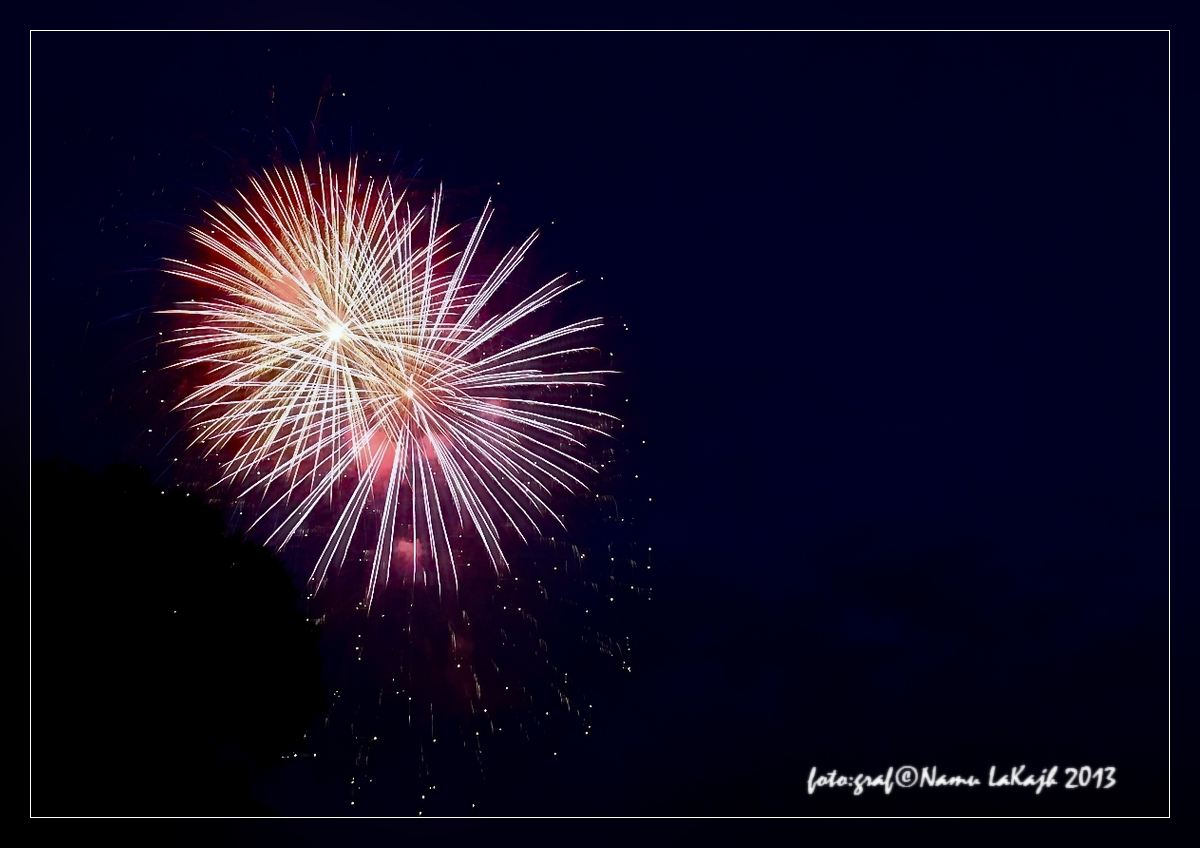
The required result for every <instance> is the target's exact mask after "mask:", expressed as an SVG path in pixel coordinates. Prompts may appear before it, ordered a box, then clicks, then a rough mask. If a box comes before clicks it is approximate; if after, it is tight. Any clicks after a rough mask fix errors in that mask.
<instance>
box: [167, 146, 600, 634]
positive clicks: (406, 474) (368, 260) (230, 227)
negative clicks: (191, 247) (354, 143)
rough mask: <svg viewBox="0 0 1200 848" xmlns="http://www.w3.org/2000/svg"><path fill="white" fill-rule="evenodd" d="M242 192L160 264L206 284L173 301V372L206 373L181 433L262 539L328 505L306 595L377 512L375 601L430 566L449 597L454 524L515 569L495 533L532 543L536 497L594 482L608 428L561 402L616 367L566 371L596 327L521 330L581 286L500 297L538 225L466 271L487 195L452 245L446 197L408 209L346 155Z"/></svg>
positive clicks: (540, 506)
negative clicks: (268, 527) (231, 491)
mask: <svg viewBox="0 0 1200 848" xmlns="http://www.w3.org/2000/svg"><path fill="white" fill-rule="evenodd" d="M238 198H239V201H240V202H238V203H235V204H233V205H230V206H226V205H222V204H218V205H217V208H216V209H215V210H214V211H212V212H210V213H208V216H207V221H206V223H205V224H204V225H203V226H200V227H196V228H194V229H193V230H192V231H191V235H192V237H193V238H194V240H195V241H196V243H197V244H198V245H199V246H200V247H201V248H203V249H204V251H205V252H206V254H207V256H206V259H205V260H204V261H203V262H200V263H192V262H189V261H185V260H169V261H170V269H169V270H170V273H172V274H174V275H176V276H178V277H181V278H184V279H186V280H189V281H192V282H193V283H198V284H200V285H201V287H202V290H203V291H204V292H205V296H204V297H202V298H198V299H196V300H194V301H189V302H186V303H181V304H179V305H178V306H177V308H174V309H170V310H166V311H167V312H168V313H170V314H174V315H179V316H182V326H181V327H180V329H179V331H178V332H177V333H176V334H175V336H174V338H173V339H172V341H173V342H174V343H175V344H177V345H178V347H179V349H180V352H181V356H180V358H179V360H178V361H177V363H176V364H177V365H178V366H199V367H201V368H202V371H203V375H204V376H203V378H202V380H201V383H200V385H199V386H198V387H197V388H195V389H194V391H192V392H191V393H190V394H189V395H188V396H187V397H186V398H185V399H184V400H183V401H182V403H181V404H180V408H181V409H184V410H186V411H188V413H189V414H190V415H191V416H192V424H193V427H194V434H195V438H194V440H193V445H196V444H203V445H204V447H205V451H206V454H207V455H209V456H213V457H216V458H218V460H219V461H220V462H221V464H222V471H223V476H222V478H221V479H222V482H229V483H233V484H237V485H239V486H244V490H243V491H242V492H241V495H239V497H245V496H246V495H247V494H250V493H251V492H254V491H258V492H259V493H260V494H261V496H262V498H263V503H264V505H265V508H264V509H263V511H262V514H261V515H260V516H259V518H258V519H257V520H256V522H255V523H256V524H257V523H258V522H259V521H262V520H263V519H264V518H266V516H267V515H279V516H282V517H281V519H279V520H278V522H277V524H276V525H275V527H274V529H273V531H272V532H271V534H270V536H269V537H268V539H267V541H268V543H271V544H275V545H277V546H279V547H283V546H284V545H285V544H286V543H287V542H288V540H289V539H291V538H292V537H293V536H294V535H295V534H296V533H297V531H298V530H299V529H300V528H301V526H302V525H304V523H305V521H306V519H308V518H309V517H310V515H311V514H312V513H313V511H314V509H316V508H317V506H318V505H319V504H321V503H323V502H326V501H333V502H336V503H337V504H338V509H339V513H338V516H337V518H336V521H335V522H334V525H333V529H332V531H331V532H330V535H329V538H328V541H327V542H326V544H325V547H324V550H323V551H322V553H321V555H320V557H318V559H317V563H316V565H315V567H314V568H313V571H312V574H311V576H310V581H311V583H312V584H313V586H314V591H315V590H316V589H319V588H320V587H321V585H322V584H323V583H324V582H325V579H326V577H327V574H328V572H329V568H330V566H331V565H335V566H340V564H341V563H342V562H343V561H344V560H345V558H346V555H347V552H348V550H349V549H350V544H351V541H352V540H353V538H354V536H355V533H356V530H357V528H358V524H359V521H360V519H361V518H362V516H363V514H364V513H365V512H366V511H367V509H368V506H369V505H370V504H372V503H375V506H374V507H373V509H375V510H377V511H378V513H379V515H380V518H381V520H380V526H379V533H378V539H377V543H376V544H375V549H374V552H373V562H372V566H371V572H370V578H369V583H368V586H367V590H366V604H367V608H368V610H369V609H370V605H371V602H372V601H373V599H374V596H375V592H376V591H377V589H378V588H379V587H380V586H381V585H386V583H387V581H388V578H389V575H390V574H391V572H392V568H393V562H394V560H398V561H400V562H401V563H402V564H404V565H411V577H412V580H413V582H414V584H415V582H416V580H417V579H418V562H419V561H420V560H422V559H423V558H424V559H425V560H426V561H427V562H429V563H431V568H430V570H431V571H432V572H433V576H436V582H437V586H438V590H439V593H440V592H441V591H442V589H443V575H445V577H446V579H447V581H449V582H450V583H452V585H453V586H454V589H455V591H457V586H458V563H457V561H456V554H455V551H454V547H453V545H452V544H451V542H450V540H451V537H452V535H454V534H455V533H456V532H458V531H460V530H466V531H468V532H471V533H473V535H474V536H476V537H477V538H478V539H479V540H481V542H482V543H483V546H484V548H485V549H486V551H487V555H488V557H489V558H490V560H491V564H492V566H493V568H494V569H495V570H496V572H497V573H498V574H500V573H503V572H505V571H507V570H508V562H507V560H506V558H505V554H504V550H503V547H502V544H501V528H502V527H505V526H507V527H511V528H513V529H514V530H515V531H516V533H517V535H518V536H520V537H521V538H522V539H523V540H526V541H527V535H526V534H527V533H529V532H536V531H537V528H538V526H539V523H543V522H544V520H545V519H546V517H547V516H548V517H549V518H550V519H552V520H554V521H555V522H557V523H559V524H561V523H562V521H561V519H560V518H559V516H558V515H557V514H556V513H555V512H554V511H553V510H552V509H551V508H550V506H549V505H548V501H549V499H550V497H551V495H552V494H553V493H554V492H555V491H558V490H566V491H579V490H582V489H585V488H586V484H585V482H584V477H586V475H587V473H588V472H589V471H591V470H593V469H592V466H591V464H590V463H589V461H588V460H587V458H586V441H587V439H588V437H589V436H590V435H591V434H595V433H603V432H604V428H605V426H606V425H607V424H608V423H609V422H610V421H612V420H613V417H612V416H610V415H607V414H606V413H602V412H599V411H596V410H594V409H590V408H588V407H587V406H586V405H581V404H579V403H577V402H576V401H574V400H573V398H572V397H571V395H572V393H573V392H575V393H577V390H578V387H592V386H599V385H601V384H602V380H603V376H604V374H605V373H610V372H604V371H596V370H561V369H564V368H565V367H566V366H565V364H566V363H569V362H570V361H572V357H575V356H578V355H582V354H585V353H587V352H589V351H593V350H594V348H591V347H587V346H582V345H581V344H580V342H579V339H580V336H581V334H583V333H586V332H587V331H590V330H593V329H595V328H597V327H598V326H599V325H600V323H601V322H600V320H599V319H589V320H584V321H579V322H576V323H573V324H568V325H566V326H563V327H559V328H557V329H554V330H551V331H548V332H540V333H533V334H530V333H528V332H526V333H524V337H523V340H515V337H516V334H517V330H519V328H518V324H520V322H522V321H524V320H525V319H527V318H529V316H531V315H533V314H534V313H536V312H538V311H539V310H541V309H543V308H544V307H546V306H547V305H549V304H550V303H552V302H553V301H555V300H556V299H557V298H559V297H560V296H561V295H562V294H563V293H564V292H566V291H567V290H568V289H570V288H572V287H573V286H575V285H578V283H577V282H564V277H558V278H556V279H554V280H552V281H550V282H548V283H546V284H545V285H543V286H541V287H540V288H538V289H537V290H536V291H534V292H532V293H531V294H528V295H527V296H525V297H524V298H523V299H521V300H520V301H519V302H518V303H517V304H516V305H515V306H512V307H511V308H507V309H497V308H494V307H492V300H493V297H494V296H495V295H496V294H497V292H498V291H500V290H501V288H502V286H504V284H505V282H506V281H508V280H509V278H510V276H511V275H512V273H513V271H514V270H515V269H516V268H517V266H518V264H519V263H520V262H521V260H522V259H523V257H524V256H525V254H526V252H527V251H528V250H529V248H530V246H531V245H532V244H533V242H534V240H535V239H536V237H537V233H534V234H533V235H531V236H530V237H529V238H528V239H526V240H525V241H524V242H523V243H522V244H520V245H519V246H517V247H514V248H512V249H511V250H509V251H508V252H507V253H506V254H505V255H504V256H503V258H502V259H500V261H499V262H498V263H497V264H495V266H493V267H491V268H490V270H489V271H488V272H487V273H486V274H478V273H474V272H473V270H472V262H473V260H474V258H475V255H476V252H477V251H478V249H479V246H480V243H481V240H482V238H483V235H484V231H485V229H486V227H487V225H488V222H489V221H490V220H491V217H492V207H491V204H490V201H489V203H488V204H487V205H485V207H484V210H483V213H482V215H481V216H480V217H479V219H478V222H477V223H476V224H475V226H474V227H473V229H471V230H470V234H469V237H468V238H467V239H466V244H465V246H464V247H462V248H461V250H459V251H457V252H456V251H455V250H454V249H453V247H452V238H451V237H452V235H453V234H454V233H455V231H456V229H457V228H455V227H450V228H444V227H442V226H441V224H440V221H439V214H440V207H441V193H440V191H439V192H437V193H435V194H434V195H433V197H432V199H431V200H430V202H429V203H428V204H425V205H423V206H421V207H419V208H417V209H416V210H415V211H414V210H413V209H412V208H411V206H410V203H409V201H408V199H407V196H406V193H405V191H404V190H403V188H402V187H401V186H399V185H398V184H397V183H396V182H395V181H394V180H392V179H387V178H385V179H381V180H378V181H377V180H373V179H367V180H366V181H365V182H363V181H361V180H360V177H359V175H358V169H357V164H356V163H355V162H351V163H350V165H349V167H348V169H347V171H346V173H345V174H339V173H335V172H333V171H332V170H330V169H329V168H328V166H326V165H323V164H321V163H320V162H318V167H317V172H316V176H315V179H310V174H309V173H308V172H307V171H306V170H305V169H304V168H303V166H301V167H298V168H295V169H281V170H276V171H273V172H270V173H267V174H266V175H265V176H264V177H262V178H260V179H255V180H252V181H251V184H250V188H249V190H248V191H247V192H245V193H241V192H239V194H238ZM464 229H465V228H464ZM564 395H566V396H565V397H564ZM343 480H344V481H345V482H344V483H343ZM347 490H348V491H349V494H348V495H346V494H345V492H346V491H347ZM405 560H409V561H410V562H404V561H405ZM423 567H424V565H422V568H423ZM425 579H429V578H428V576H425Z"/></svg>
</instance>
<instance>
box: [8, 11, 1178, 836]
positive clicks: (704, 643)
mask: <svg viewBox="0 0 1200 848" xmlns="http://www.w3.org/2000/svg"><path fill="white" fill-rule="evenodd" d="M1168 73H1169V66H1168V36H1167V34H1165V33H1027V34H987V33H959V34H954V33H942V34H885V33H872V34H820V33H808V34H805V33H790V34H764V33H759V34H746V33H692V34H685V33H675V34H662V33H643V34H562V33H558V34H554V33H523V34H521V33H518V34H486V33H482V34H457V35H456V34H432V33H424V34H422V33H389V34H362V33H358V34H354V33H308V34H255V33H250V34H165V33H160V34H139V33H128V34H48V33H39V34H35V35H34V38H33V62H32V86H33V116H32V141H33V151H32V177H33V180H32V181H33V186H34V196H33V219H32V227H33V234H32V251H33V256H32V264H33V268H32V309H31V314H32V328H31V329H32V345H31V351H32V378H33V385H32V400H33V410H32V437H33V444H32V447H33V456H34V459H40V458H44V457H47V456H50V455H53V454H59V455H61V456H62V457H63V458H66V459H71V460H76V461H81V462H85V463H93V464H97V463H103V462H105V461H107V460H108V459H110V458H111V457H112V455H113V454H114V452H116V453H118V454H120V455H122V456H126V455H129V454H128V453H127V452H128V451H130V450H131V448H133V446H134V445H136V435H135V434H136V433H137V432H139V430H140V428H143V427H145V426H146V420H148V419H147V417H146V415H147V413H146V412H145V410H143V409H140V408H139V407H138V405H137V404H136V403H132V402H131V403H121V402H120V397H121V396H122V395H121V392H122V386H121V385H120V381H122V380H127V378H128V375H130V374H136V373H137V372H138V371H139V370H140V369H137V368H136V366H135V365H134V363H135V362H136V361H137V357H138V356H141V355H143V354H144V353H145V351H146V347H145V344H144V340H145V339H146V338H147V333H146V332H145V327H141V328H140V329H139V326H140V325H135V324H134V323H133V319H131V318H129V317H121V316H127V315H129V314H130V313H132V312H134V311H135V310H139V309H145V308H147V307H149V306H153V305H158V304H157V302H156V298H157V297H159V296H160V295H159V292H160V288H161V285H160V282H161V281H160V279H159V277H158V276H157V275H156V274H155V273H153V272H147V271H141V270H136V269H143V268H153V267H155V257H157V256H159V255H162V253H163V252H164V251H166V250H167V249H168V248H169V246H170V244H171V239H173V238H176V236H175V234H174V233H175V230H174V229H173V228H172V226H171V225H173V224H177V223H179V222H180V221H181V220H184V219H186V215H187V212H186V210H182V209H181V208H179V207H180V206H181V205H182V204H184V203H185V202H186V200H185V199H184V198H187V197H189V196H192V197H194V196H195V194H196V190H197V188H199V189H211V188H212V187H214V186H216V185H219V184H220V183H221V181H222V180H224V181H225V183H226V184H228V182H229V177H228V174H229V173H230V169H229V168H228V167H227V166H226V164H225V162H224V159H223V157H226V158H227V157H232V158H233V159H236V158H237V156H238V155H241V154H239V151H241V152H242V153H244V155H245V157H246V159H247V161H249V160H250V159H253V157H254V156H255V155H260V154H261V152H262V150H263V149H265V146H266V145H267V142H266V141H264V139H266V138H268V137H269V135H270V132H271V127H272V122H271V119H270V117H269V114H268V112H269V105H268V104H269V92H270V90H271V87H272V86H273V87H274V90H275V97H276V105H277V114H276V121H277V125H278V126H281V127H284V128H287V129H288V130H290V132H291V133H292V135H293V137H294V138H295V142H296V144H297V146H299V147H301V148H303V146H304V145H305V143H306V140H307V137H308V132H309V129H308V120H309V118H310V117H311V115H312V111H313V108H314V106H315V103H316V99H317V96H318V93H319V91H320V89H321V84H322V81H323V80H324V79H325V78H326V76H327V75H329V76H331V79H332V83H333V91H334V92H335V93H338V94H340V93H341V92H344V93H345V94H344V97H340V96H335V97H334V98H332V99H331V100H330V101H329V102H328V104H327V107H326V109H325V111H324V113H323V127H322V132H323V133H324V138H325V139H326V141H325V143H326V144H327V145H328V146H329V148H330V149H332V150H333V151H335V152H338V153H343V152H346V151H357V152H380V153H382V154H388V155H395V156H397V158H398V162H399V163H400V164H401V165H402V166H403V167H405V168H406V169H408V170H412V169H415V168H417V167H418V166H419V170H420V173H421V175H422V176H424V177H426V178H429V179H437V180H444V181H445V183H446V185H447V186H448V187H449V188H451V189H454V190H462V191H463V192H465V193H467V194H470V195H471V196H475V195H479V196H480V197H482V196H483V195H486V194H492V195H493V196H494V197H495V198H496V199H497V201H498V202H499V203H500V204H501V208H502V211H503V213H504V216H505V223H504V227H505V228H506V230H505V231H506V232H511V233H514V234H524V233H526V232H528V231H529V230H531V229H533V228H536V227H541V228H542V230H543V233H544V234H545V238H544V239H543V243H542V244H543V246H542V248H541V253H540V255H539V258H538V262H539V263H541V267H544V268H546V269H548V270H550V271H552V272H553V273H558V272H559V271H560V270H564V269H572V270H575V269H577V271H578V273H579V275H580V276H581V277H583V278H584V279H585V280H586V284H585V286H583V287H581V289H580V290H578V291H577V292H576V293H574V294H576V295H577V296H576V298H575V300H574V301H572V304H571V305H572V308H578V309H579V310H580V311H588V312H592V313H595V312H599V313H601V314H605V315H610V316H614V318H615V323H614V325H615V324H626V323H627V324H628V325H629V330H628V331H627V332H626V333H624V334H622V336H621V337H619V338H618V339H617V340H616V342H615V347H614V353H615V360H616V363H617V367H618V368H619V369H620V370H621V371H622V372H623V376H622V377H621V378H620V383H619V391H620V392H621V393H623V394H626V395H627V396H628V398H629V400H628V402H627V403H623V401H624V398H613V400H614V402H615V404H616V405H617V406H619V407H620V408H619V409H618V411H619V412H620V413H621V414H622V416H623V417H624V418H625V419H626V420H627V422H628V423H629V426H630V428H631V429H632V430H633V431H636V433H637V434H638V435H639V438H637V439H636V440H631V441H635V442H636V441H640V440H641V438H644V439H645V440H646V446H645V447H644V448H643V447H641V446H640V445H636V444H634V445H632V446H631V447H632V459H631V462H632V463H633V464H634V465H636V471H637V473H638V474H639V479H641V480H642V481H644V483H645V487H646V488H645V492H646V493H647V495H648V496H652V497H653V504H652V505H650V504H647V506H646V509H647V514H646V519H647V521H648V525H649V527H650V528H651V529H650V531H649V532H650V534H651V536H652V537H653V544H654V546H655V553H656V557H655V561H656V563H657V568H656V572H657V577H656V581H657V582H656V586H655V592H656V595H655V598H656V601H655V603H656V604H659V603H660V601H661V604H660V605H659V606H658V607H657V609H656V610H655V611H654V614H653V616H652V617H651V618H650V619H649V620H648V621H647V622H646V623H645V624H644V632H643V636H642V639H643V646H642V648H641V652H642V655H644V656H645V658H646V659H645V661H644V663H643V665H642V667H641V668H640V669H639V675H638V676H637V679H636V680H635V681H634V683H632V684H631V685H630V688H629V689H627V690H624V691H622V692H621V693H620V694H619V696H618V695H616V694H614V696H613V698H612V699H611V701H610V702H609V703H608V704H607V705H606V706H605V708H604V710H605V714H604V716H603V719H604V720H603V721H599V722H598V730H597V733H598V734H599V735H600V736H601V737H602V738H603V739H604V740H605V744H604V746H602V747H601V748H598V749H597V752H596V753H594V754H590V755H588V756H589V757H591V759H588V760H587V762H586V768H587V773H588V775H589V777H588V778H587V779H586V781H585V783H586V784H587V786H588V787H589V788H588V790H587V796H586V797H587V798H588V799H590V800H587V801H583V800H580V798H579V797H574V798H573V799H570V798H566V797H565V795H566V790H562V792H563V794H564V797H562V798H559V797H557V796H553V797H552V799H551V800H548V801H547V802H546V809H550V810H571V811H581V812H607V811H620V812H645V813H656V812H690V813H703V812H707V811H712V812H739V811H750V812H787V813H795V814H804V813H805V812H821V811H826V810H831V809H836V811H838V812H846V813H851V814H853V813H855V812H862V811H864V810H867V809H868V807H867V804H868V803H875V804H876V806H874V807H870V810H872V811H875V812H878V811H887V812H894V813H903V812H906V811H908V812H911V811H920V812H936V811H940V810H941V809H942V808H939V807H938V806H937V802H936V799H935V800H934V801H931V800H929V799H926V798H922V799H921V800H920V802H919V803H918V802H917V801H914V800H912V796H911V795H910V796H907V800H906V799H905V798H899V799H896V798H893V799H891V800H890V801H887V802H884V801H879V800H878V799H877V801H875V802H864V804H863V806H862V807H861V809H859V808H856V807H855V805H854V804H847V805H846V806H845V807H844V808H843V807H836V808H834V807H820V806H814V805H816V804H817V802H816V801H813V799H811V798H809V797H808V796H807V795H806V794H805V791H804V778H805V777H806V776H807V774H808V769H809V768H810V767H811V766H813V765H817V766H820V767H822V768H823V769H826V770H827V769H829V768H838V769H840V770H860V769H861V770H871V771H878V770H886V768H887V767H888V766H889V765H895V766H899V765H902V764H904V763H908V762H912V763H913V764H915V765H918V766H921V765H935V764H939V765H942V766H943V767H945V768H951V767H953V768H955V769H959V770H974V771H976V772H978V773H985V772H986V770H987V768H988V766H990V765H992V764H997V765H999V766H1001V767H1006V766H1009V765H1017V764H1020V763H1023V762H1028V763H1029V766H1030V768H1031V769H1035V768H1036V769H1040V768H1042V767H1046V766H1051V765H1055V764H1057V765H1059V766H1060V768H1061V767H1066V766H1068V765H1073V764H1091V765H1114V766H1116V767H1117V769H1118V774H1119V776H1121V777H1123V778H1128V779H1127V780H1125V781H1123V782H1122V784H1121V788H1120V790H1113V792H1112V793H1110V794H1109V795H1108V796H1106V797H1105V799H1104V803H1107V804H1110V807H1109V808H1108V809H1110V810H1112V811H1117V810H1120V811H1124V812H1141V813H1162V812H1165V808H1166V800H1165V799H1166V785H1167V783H1166V781H1167V771H1166V763H1167V716H1168V700H1167V679H1168V678H1167V671H1168V666H1167V650H1168V608H1167V579H1168V557H1169V548H1168V539H1167V526H1168V515H1169V512H1168V504H1169V501H1168V444H1169V443H1168V423H1169V421H1168V366H1169V347H1168V330H1169V313H1168V298H1169V292H1170V289H1169V277H1168V270H1169V205H1168V188H1169V158H1168V157H1169V98H1168ZM235 167H236V166H235ZM496 183H499V186H495V185H494V184H496ZM189 193H190V194H189ZM100 219H104V220H103V221H102V220H100ZM551 222H553V223H551ZM142 245H146V247H143V246H142ZM131 269H135V270H133V271H132V272H131ZM601 278H603V280H601ZM139 345H140V347H139ZM122 375H124V376H122ZM124 388H125V389H126V390H128V385H125V387H124ZM126 395H128V391H126ZM110 396H116V397H117V398H118V400H117V401H116V402H110V401H109V400H108V398H109V397H110ZM135 452H136V450H135ZM35 519H36V517H35ZM36 563H37V560H36V558H35V566H36ZM34 611H35V615H36V614H37V613H38V607H37V604H36V599H35V609H34ZM1177 656H1178V654H1177ZM1018 761H1019V762H1018ZM617 787H619V788H617ZM993 794H995V793H993ZM854 800H860V799H854ZM959 802H961V798H957V799H955V800H954V803H959ZM839 803H840V802H839ZM946 803H947V804H950V803H951V802H949V801H948V802H946ZM989 803H992V804H994V805H995V806H994V808H987V809H994V810H995V811H1004V810H1009V809H1011V810H1012V811H1019V812H1038V811H1041V812H1061V811H1067V812H1070V811H1075V810H1078V811H1094V810H1095V809H1101V808H1100V807H1088V806H1086V804H1092V803H1098V802H1095V801H1094V800H1093V801H1086V802H1085V801H1081V800H1079V799H1078V796H1070V795H1067V794H1066V793H1061V792H1060V793H1059V794H1058V795H1055V796H1053V797H1046V798H1043V799H1041V800H1039V801H1037V802H1036V803H1034V802H1032V801H1028V802H1027V801H1022V802H1021V803H1020V804H1018V803H1017V802H1012V803H1013V805H1014V806H1012V807H1011V808H1008V807H1004V806H1003V805H1004V804H1005V803H1010V802H1008V801H990V802H989ZM589 804H591V805H592V806H589ZM889 804H890V806H889ZM906 804H907V805H908V806H906ZM1021 804H1024V806H1021ZM1038 804H1040V805H1041V806H1038ZM1072 804H1076V805H1077V806H1075V807H1072V806H1071V805H1072ZM945 809H951V808H950V807H946V808H945ZM953 809H958V808H953Z"/></svg>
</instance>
